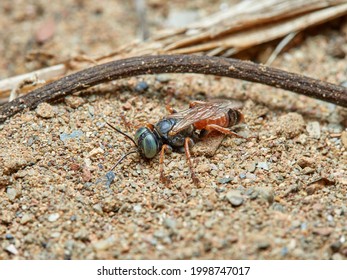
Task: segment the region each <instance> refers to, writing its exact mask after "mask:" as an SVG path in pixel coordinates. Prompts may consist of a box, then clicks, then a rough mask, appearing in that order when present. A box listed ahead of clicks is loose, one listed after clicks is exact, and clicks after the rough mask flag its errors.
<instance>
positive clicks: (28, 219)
mask: <svg viewBox="0 0 347 280" xmlns="http://www.w3.org/2000/svg"><path fill="white" fill-rule="evenodd" d="M33 219H34V216H33V215H32V214H24V215H23V217H22V219H21V220H20V223H21V224H22V225H25V224H26V223H29V222H32V221H33Z"/></svg>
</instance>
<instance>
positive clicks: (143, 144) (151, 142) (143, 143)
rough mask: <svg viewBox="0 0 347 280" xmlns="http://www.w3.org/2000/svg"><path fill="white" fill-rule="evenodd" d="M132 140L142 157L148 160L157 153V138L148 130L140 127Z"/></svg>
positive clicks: (158, 145) (158, 148)
mask: <svg viewBox="0 0 347 280" xmlns="http://www.w3.org/2000/svg"><path fill="white" fill-rule="evenodd" d="M134 138H135V142H136V143H137V146H138V149H139V152H140V154H141V156H142V157H145V158H148V159H150V158H153V157H155V156H156V155H157V154H158V153H159V150H160V144H159V141H158V138H157V137H156V135H155V134H154V132H153V131H151V130H150V129H149V128H147V127H140V128H139V129H138V130H137V131H136V132H135V136H134Z"/></svg>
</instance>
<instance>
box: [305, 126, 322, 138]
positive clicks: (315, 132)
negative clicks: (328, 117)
mask: <svg viewBox="0 0 347 280" xmlns="http://www.w3.org/2000/svg"><path fill="white" fill-rule="evenodd" d="M306 130H307V132H308V135H309V136H310V137H311V138H314V139H319V138H320V134H321V133H320V124H319V122H309V123H308V124H307V126H306Z"/></svg>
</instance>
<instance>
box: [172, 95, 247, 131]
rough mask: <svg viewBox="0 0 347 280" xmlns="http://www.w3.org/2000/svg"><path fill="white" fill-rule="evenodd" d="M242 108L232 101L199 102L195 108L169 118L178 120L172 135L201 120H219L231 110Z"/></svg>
mask: <svg viewBox="0 0 347 280" xmlns="http://www.w3.org/2000/svg"><path fill="white" fill-rule="evenodd" d="M241 106H242V104H241V103H239V102H233V101H230V100H216V101H210V102H202V101H198V102H197V103H196V104H195V105H194V107H192V108H189V109H186V110H183V111H180V112H177V113H174V114H171V115H169V116H168V118H174V119H177V120H178V122H177V123H176V125H175V126H174V127H173V128H172V130H171V132H170V134H176V133H178V132H180V131H182V130H183V129H185V128H186V127H188V126H189V125H191V124H193V123H195V122H198V121H201V120H205V119H218V118H220V117H222V116H224V115H225V113H226V112H228V110H229V109H238V108H240V107H241Z"/></svg>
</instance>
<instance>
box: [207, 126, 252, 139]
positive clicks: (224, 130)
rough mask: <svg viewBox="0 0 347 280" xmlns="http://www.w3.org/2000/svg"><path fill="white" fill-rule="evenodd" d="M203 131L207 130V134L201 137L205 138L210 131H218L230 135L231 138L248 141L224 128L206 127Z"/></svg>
mask: <svg viewBox="0 0 347 280" xmlns="http://www.w3.org/2000/svg"><path fill="white" fill-rule="evenodd" d="M205 130H207V134H206V133H205V134H204V135H203V137H206V136H207V135H208V134H209V133H210V132H212V131H218V132H220V133H223V134H225V135H231V136H235V137H237V138H243V139H248V138H247V137H244V136H241V135H239V134H237V133H236V132H233V131H231V130H229V129H227V128H225V127H221V126H219V125H216V124H208V125H206V127H205Z"/></svg>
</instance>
